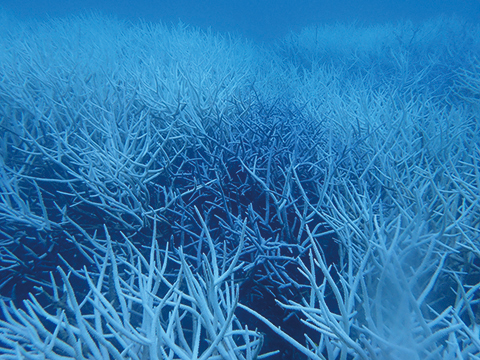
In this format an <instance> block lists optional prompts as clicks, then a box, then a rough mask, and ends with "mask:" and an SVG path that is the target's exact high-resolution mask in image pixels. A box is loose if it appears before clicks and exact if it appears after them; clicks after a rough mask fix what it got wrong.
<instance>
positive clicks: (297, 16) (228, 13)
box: [0, 0, 480, 41]
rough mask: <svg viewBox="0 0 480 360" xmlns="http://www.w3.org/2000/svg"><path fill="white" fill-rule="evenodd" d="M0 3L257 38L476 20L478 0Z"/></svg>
mask: <svg viewBox="0 0 480 360" xmlns="http://www.w3.org/2000/svg"><path fill="white" fill-rule="evenodd" d="M0 7H3V8H4V9H6V10H11V11H13V12H15V14H16V15H17V16H21V17H36V18H38V17H44V16H65V15H69V14H77V13H83V12H86V11H87V12H88V11H92V10H93V11H101V12H103V13H105V14H108V15H117V16H118V17H120V18H127V19H132V20H133V19H138V18H141V19H145V20H149V21H158V20H162V21H164V22H166V23H177V22H178V21H179V20H180V21H182V22H184V23H186V24H190V25H195V26H199V27H201V28H208V27H210V28H212V29H213V30H216V31H229V32H237V33H241V34H242V35H245V36H246V37H248V38H250V39H252V40H253V39H254V40H260V41H270V40H273V39H275V38H279V37H282V36H283V35H285V34H286V33H287V32H288V31H290V30H294V31H295V30H299V29H300V28H302V27H304V26H308V25H312V24H315V23H334V22H348V23H350V22H357V23H360V24H370V23H378V22H387V21H398V20H407V19H408V20H411V21H415V22H416V21H422V20H426V19H429V18H432V17H437V16H439V15H442V14H444V15H452V14H454V15H457V16H459V17H461V18H465V19H466V20H469V21H474V22H479V21H480V0H436V1H429V0H362V1H359V0H300V1H295V0H136V1H132V0H109V1H107V0H1V1H0Z"/></svg>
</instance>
